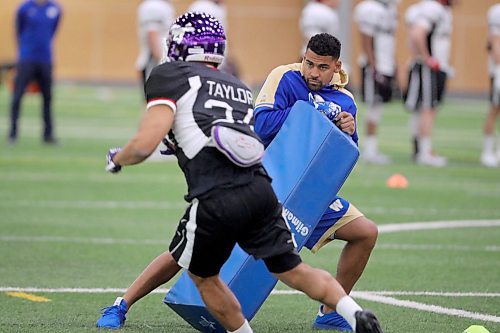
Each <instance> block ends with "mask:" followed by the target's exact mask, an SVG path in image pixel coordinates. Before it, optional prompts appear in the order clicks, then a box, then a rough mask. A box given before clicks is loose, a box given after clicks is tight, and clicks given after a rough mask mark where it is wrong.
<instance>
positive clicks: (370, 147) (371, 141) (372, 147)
mask: <svg viewBox="0 0 500 333" xmlns="http://www.w3.org/2000/svg"><path fill="white" fill-rule="evenodd" d="M364 141H365V154H366V155H375V154H377V137H376V136H374V135H370V136H367V137H366V138H365V140H364Z"/></svg>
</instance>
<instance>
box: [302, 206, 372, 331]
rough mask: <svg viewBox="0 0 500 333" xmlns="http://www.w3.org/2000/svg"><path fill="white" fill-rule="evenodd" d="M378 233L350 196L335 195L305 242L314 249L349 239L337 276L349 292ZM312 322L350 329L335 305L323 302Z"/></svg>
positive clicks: (334, 327)
mask: <svg viewBox="0 0 500 333" xmlns="http://www.w3.org/2000/svg"><path fill="white" fill-rule="evenodd" d="M377 235H378V230H377V227H376V225H375V224H374V223H373V222H372V221H370V220H369V219H367V218H366V217H364V216H363V214H362V213H361V212H360V211H359V210H358V209H356V207H355V206H354V205H352V204H350V203H349V202H348V201H347V200H345V199H343V198H340V197H336V198H335V199H334V200H333V202H332V204H331V205H330V206H329V207H328V209H327V210H326V211H325V213H324V214H323V216H322V218H321V220H320V222H319V223H318V225H317V226H316V228H315V229H314V230H313V233H312V235H311V237H310V238H309V239H308V241H307V242H306V244H305V246H306V247H307V248H309V249H310V250H311V251H312V252H313V253H315V252H317V251H319V249H320V248H321V247H323V246H324V245H326V244H327V243H329V242H330V241H332V240H334V239H342V240H345V241H346V242H347V243H346V244H345V246H344V249H343V251H342V254H341V256H340V258H339V261H338V263H337V273H336V276H335V277H336V279H337V280H338V281H339V283H340V284H341V285H342V287H343V288H344V290H346V292H347V293H349V292H350V291H351V290H352V288H353V286H354V285H355V284H356V282H357V281H358V279H359V278H360V276H361V274H362V273H363V270H364V268H365V266H366V264H367V262H368V259H369V257H370V255H371V252H372V250H373V247H374V245H375V242H376V239H377ZM313 326H314V327H316V328H320V329H338V330H347V331H349V330H350V327H349V326H348V325H347V323H346V322H345V321H344V320H343V319H342V317H340V316H339V315H338V314H337V313H336V312H335V311H333V309H331V308H330V307H328V306H327V305H321V306H320V309H319V311H318V315H317V316H316V319H315V321H314V323H313Z"/></svg>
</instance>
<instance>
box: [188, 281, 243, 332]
mask: <svg viewBox="0 0 500 333" xmlns="http://www.w3.org/2000/svg"><path fill="white" fill-rule="evenodd" d="M189 276H190V277H191V279H192V280H193V282H194V284H195V285H196V288H197V289H198V291H199V292H200V296H201V298H202V299H203V302H204V303H205V305H206V307H207V310H208V311H209V312H210V314H211V315H213V316H214V318H215V319H216V320H217V321H218V322H219V323H220V324H221V325H222V326H223V327H224V328H225V329H226V330H228V331H229V332H233V331H236V330H238V329H240V328H241V329H242V330H240V331H239V332H242V333H243V332H245V333H247V332H248V333H250V332H252V330H251V328H250V326H249V325H248V322H247V321H246V319H245V317H244V316H243V314H242V312H241V306H240V303H239V302H238V300H237V299H236V297H235V296H234V294H233V293H232V291H231V290H230V289H229V288H228V287H227V286H226V284H225V283H224V282H223V281H222V280H221V279H220V277H219V275H218V274H217V275H215V276H210V277H205V278H202V277H199V276H196V275H194V274H192V273H191V272H189ZM243 329H246V330H243Z"/></svg>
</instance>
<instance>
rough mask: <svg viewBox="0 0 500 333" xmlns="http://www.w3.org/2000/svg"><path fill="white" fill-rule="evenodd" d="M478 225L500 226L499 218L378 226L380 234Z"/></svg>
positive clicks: (475, 226)
mask: <svg viewBox="0 0 500 333" xmlns="http://www.w3.org/2000/svg"><path fill="white" fill-rule="evenodd" d="M479 227H500V220H463V221H430V222H413V223H394V224H383V225H379V226H378V231H379V233H381V234H386V233H392V232H400V231H415V230H434V229H455V228H479Z"/></svg>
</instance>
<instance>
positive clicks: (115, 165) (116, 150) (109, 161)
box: [106, 147, 122, 173]
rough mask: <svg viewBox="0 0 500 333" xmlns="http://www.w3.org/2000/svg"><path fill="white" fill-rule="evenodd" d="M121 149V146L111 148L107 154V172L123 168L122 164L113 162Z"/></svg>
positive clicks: (115, 171) (116, 171)
mask: <svg viewBox="0 0 500 333" xmlns="http://www.w3.org/2000/svg"><path fill="white" fill-rule="evenodd" d="M121 150H122V149H121V148H120V147H118V148H111V149H110V150H109V151H108V153H107V154H106V171H107V172H111V173H118V172H120V170H121V169H122V166H121V165H119V164H118V163H115V162H113V157H115V155H116V154H118V153H119V152H120V151H121Z"/></svg>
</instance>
